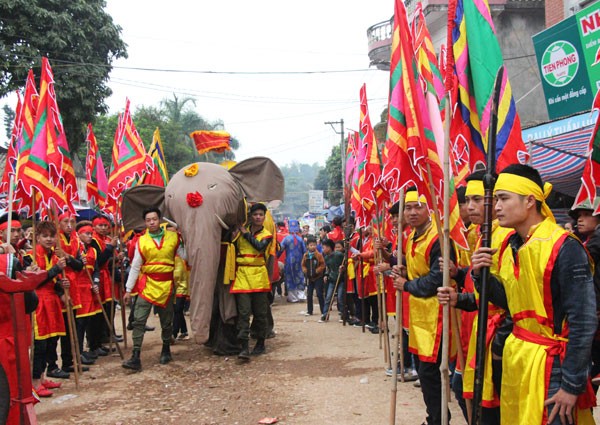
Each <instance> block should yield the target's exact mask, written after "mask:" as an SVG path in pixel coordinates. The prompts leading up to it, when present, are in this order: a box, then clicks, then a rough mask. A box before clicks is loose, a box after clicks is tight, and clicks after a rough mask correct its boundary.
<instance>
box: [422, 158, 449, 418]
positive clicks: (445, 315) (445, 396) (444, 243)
mask: <svg viewBox="0 0 600 425" xmlns="http://www.w3.org/2000/svg"><path fill="white" fill-rule="evenodd" d="M444 179H445V178H444ZM427 180H428V184H429V192H430V194H431V200H432V202H433V208H432V209H433V218H434V220H435V226H436V228H437V232H438V241H439V243H440V248H441V251H442V257H443V258H444V268H443V270H442V276H443V283H442V286H449V284H450V273H449V271H450V269H449V267H450V237H449V233H450V232H449V230H448V233H446V232H445V231H444V229H442V223H441V220H440V213H439V211H438V210H437V205H438V203H437V196H436V194H435V187H434V185H433V177H432V174H431V165H429V162H427ZM446 190H449V188H448V185H447V184H445V185H444V198H446V196H445V192H446ZM444 200H445V199H444ZM446 210H448V215H450V208H449V203H448V202H444V217H446ZM446 226H448V220H445V223H444V227H446ZM440 237H442V238H443V239H442V240H440V239H439V238H440ZM446 256H447V257H446ZM449 318H450V314H449V308H448V306H443V307H442V346H441V348H440V349H441V350H442V359H441V362H440V376H441V380H442V424H443V425H448V401H449V398H450V397H449V395H450V394H449V392H450V379H449V375H448V351H449V350H448V348H449V345H450V344H449V339H448V336H449V334H450V326H449Z"/></svg>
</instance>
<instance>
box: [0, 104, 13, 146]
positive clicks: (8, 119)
mask: <svg viewBox="0 0 600 425" xmlns="http://www.w3.org/2000/svg"><path fill="white" fill-rule="evenodd" d="M2 110H3V111H4V129H5V131H6V139H7V140H8V141H9V142H10V136H11V135H12V128H13V122H14V120H15V115H16V114H15V111H13V110H12V108H11V107H10V106H8V105H4V106H3V107H2Z"/></svg>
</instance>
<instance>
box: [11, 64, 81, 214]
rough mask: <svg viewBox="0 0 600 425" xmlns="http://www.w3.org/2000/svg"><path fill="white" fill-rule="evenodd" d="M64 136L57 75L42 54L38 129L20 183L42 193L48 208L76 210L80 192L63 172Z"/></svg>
mask: <svg viewBox="0 0 600 425" xmlns="http://www.w3.org/2000/svg"><path fill="white" fill-rule="evenodd" d="M64 138H65V135H64V129H63V126H62V121H61V118H60V112H59V111H58V105H57V103H56V94H55V92H54V76H53V74H52V69H51V68H50V63H49V62H48V59H47V58H42V75H41V79H40V97H39V101H38V105H37V114H36V118H35V131H34V136H33V142H32V144H31V150H30V151H29V158H28V160H27V162H26V163H25V164H24V171H23V178H22V181H21V182H20V184H22V185H23V187H24V189H25V190H26V191H27V194H28V195H29V196H31V195H32V193H33V189H35V190H36V191H37V192H38V193H39V195H40V197H41V202H42V206H44V207H46V208H54V207H57V208H58V209H59V210H61V211H64V210H65V209H69V210H70V211H74V207H73V204H72V200H73V196H77V186H76V185H75V187H74V188H73V187H71V186H70V184H71V178H70V176H68V175H66V176H63V174H62V173H63V166H64V165H65V164H68V161H65V160H64V159H63V152H64V150H62V149H63V148H64V146H65V145H66V139H64ZM59 139H64V141H61V140H59ZM59 149H60V150H61V151H59ZM67 152H68V146H67ZM69 160H70V158H69ZM67 166H68V165H67ZM71 170H72V165H71ZM73 181H74V176H73Z"/></svg>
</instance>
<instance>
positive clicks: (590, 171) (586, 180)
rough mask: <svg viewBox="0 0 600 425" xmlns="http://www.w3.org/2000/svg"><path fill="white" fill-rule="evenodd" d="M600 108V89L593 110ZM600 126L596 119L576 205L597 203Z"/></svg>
mask: <svg viewBox="0 0 600 425" xmlns="http://www.w3.org/2000/svg"><path fill="white" fill-rule="evenodd" d="M598 110H600V91H598V93H596V97H595V98H594V104H593V105H592V111H598ZM599 127H600V119H598V120H596V125H595V126H594V131H593V132H592V136H591V137H590V142H589V148H588V159H587V161H586V163H585V168H584V169H583V175H582V176H581V188H580V189H579V193H578V194H577V197H576V198H575V205H579V204H582V203H583V202H585V201H589V203H590V205H595V201H596V196H597V190H596V189H597V187H598V184H600V134H599V132H598V129H599ZM594 213H595V214H598V213H600V210H599V209H597V210H596V211H594Z"/></svg>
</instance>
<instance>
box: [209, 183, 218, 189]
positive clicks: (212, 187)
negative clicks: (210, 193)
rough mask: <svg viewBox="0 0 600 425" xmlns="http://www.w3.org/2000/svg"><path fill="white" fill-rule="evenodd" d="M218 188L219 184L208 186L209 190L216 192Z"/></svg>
mask: <svg viewBox="0 0 600 425" xmlns="http://www.w3.org/2000/svg"><path fill="white" fill-rule="evenodd" d="M216 188H217V184H216V183H211V184H209V185H208V190H215V189H216Z"/></svg>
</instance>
